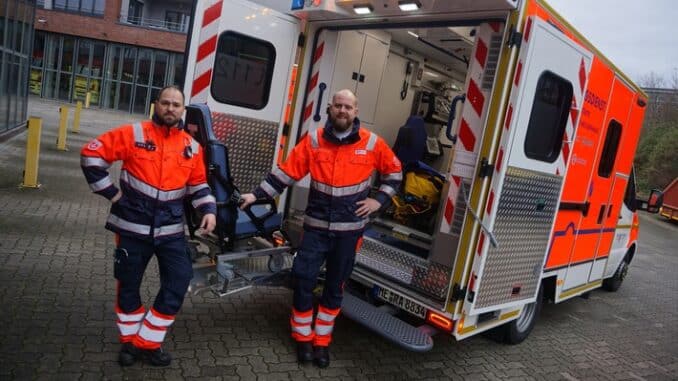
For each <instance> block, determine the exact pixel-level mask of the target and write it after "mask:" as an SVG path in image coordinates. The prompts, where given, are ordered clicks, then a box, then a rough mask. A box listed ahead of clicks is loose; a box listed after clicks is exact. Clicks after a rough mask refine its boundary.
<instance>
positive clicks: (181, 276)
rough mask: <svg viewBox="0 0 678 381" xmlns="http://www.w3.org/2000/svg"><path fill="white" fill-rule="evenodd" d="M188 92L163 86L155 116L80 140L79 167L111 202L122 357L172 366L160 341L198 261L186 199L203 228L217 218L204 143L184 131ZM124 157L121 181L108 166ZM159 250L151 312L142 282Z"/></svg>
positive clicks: (96, 190) (108, 223) (110, 225)
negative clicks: (192, 252) (190, 248)
mask: <svg viewBox="0 0 678 381" xmlns="http://www.w3.org/2000/svg"><path fill="white" fill-rule="evenodd" d="M183 113H184V95H183V93H182V92H181V90H180V89H179V88H178V87H176V86H168V87H165V88H163V89H162V90H160V92H159V93H158V100H157V101H156V102H155V113H154V114H153V120H152V121H150V120H149V121H144V122H140V123H135V124H132V125H123V126H120V127H118V128H116V129H113V130H111V131H108V132H106V133H104V134H103V135H101V136H99V137H97V138H96V139H94V140H92V141H90V142H89V143H87V144H85V146H83V148H82V151H81V166H82V170H83V172H84V174H85V178H86V179H87V182H88V183H89V186H90V188H91V189H92V191H93V192H94V193H97V194H99V195H101V196H103V197H105V198H107V199H109V200H110V201H111V211H110V214H109V216H108V219H107V220H106V229H108V230H111V231H113V232H114V233H115V241H116V246H117V248H116V250H115V258H114V261H115V262H114V275H115V278H116V279H117V280H118V286H117V298H116V303H115V312H116V314H117V318H118V319H117V325H118V330H119V333H120V336H119V338H120V342H121V343H122V347H121V349H120V353H119V355H118V361H119V363H120V365H122V366H129V365H132V364H134V362H135V361H136V360H137V359H139V358H143V359H145V360H146V361H148V362H150V363H151V364H153V365H156V366H167V365H169V364H170V362H171V360H172V358H171V356H170V355H169V354H168V353H167V352H164V351H163V350H162V348H161V344H162V342H163V340H164V338H165V335H166V334H167V330H168V328H169V327H170V326H171V325H172V323H173V322H174V318H175V316H176V314H177V313H178V312H179V309H180V308H181V304H182V303H183V300H184V295H185V294H186V291H187V289H188V285H189V282H190V280H191V278H192V277H193V266H192V263H191V259H190V256H189V254H188V253H187V251H186V241H185V235H184V218H183V217H184V206H183V201H184V198H188V199H189V200H190V201H191V203H192V205H193V207H194V208H195V209H196V210H198V211H199V212H200V213H201V214H202V215H203V217H202V221H201V224H200V227H201V228H203V229H205V231H207V232H211V231H212V230H213V229H214V227H215V225H216V216H215V214H216V202H215V199H214V197H213V196H212V195H211V191H210V188H209V186H208V185H207V179H206V175H205V165H204V162H203V151H202V148H201V147H200V145H199V144H198V143H197V142H196V141H195V140H194V139H193V138H192V137H191V136H190V135H189V134H188V133H186V132H185V131H183V130H182V121H181V117H182V115H183ZM118 160H121V161H122V168H121V171H120V186H119V187H117V186H116V185H115V184H114V183H113V181H112V179H111V177H110V175H109V173H108V168H109V167H110V166H111V164H113V162H115V161H118ZM154 254H155V256H156V257H157V260H158V267H159V270H160V290H159V291H158V294H157V296H156V298H155V302H154V303H153V306H152V307H151V308H149V309H148V311H146V309H145V308H144V306H143V304H142V302H141V296H140V293H139V287H140V286H141V281H142V279H143V276H144V272H145V270H146V266H147V265H148V262H149V261H150V259H151V258H152V257H153V255H154Z"/></svg>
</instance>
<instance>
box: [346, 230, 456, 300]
mask: <svg viewBox="0 0 678 381" xmlns="http://www.w3.org/2000/svg"><path fill="white" fill-rule="evenodd" d="M356 266H357V267H358V268H362V269H366V270H368V271H372V272H374V273H376V274H378V275H380V276H384V277H386V278H388V279H390V280H393V281H395V282H396V283H398V284H400V285H403V286H405V287H407V288H412V289H413V290H415V291H417V292H420V293H422V294H425V295H427V296H429V297H431V298H433V299H436V300H439V301H442V300H444V299H445V297H446V296H447V292H448V288H449V285H450V275H451V273H452V269H450V268H449V267H447V266H443V265H441V264H438V263H434V262H431V261H428V260H426V259H423V258H419V257H417V256H414V255H412V254H409V253H408V252H406V251H404V250H401V249H399V248H396V247H394V246H391V245H388V244H386V243H384V242H381V241H379V240H376V239H374V238H370V237H367V236H365V237H364V239H363V245H362V247H361V248H360V251H359V252H358V253H357V254H356Z"/></svg>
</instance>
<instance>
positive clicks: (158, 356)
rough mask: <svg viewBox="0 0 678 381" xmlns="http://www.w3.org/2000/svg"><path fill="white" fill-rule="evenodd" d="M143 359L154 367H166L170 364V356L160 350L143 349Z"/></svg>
mask: <svg viewBox="0 0 678 381" xmlns="http://www.w3.org/2000/svg"><path fill="white" fill-rule="evenodd" d="M143 355H144V359H145V360H146V361H148V362H149V363H151V365H155V366H167V365H169V364H170V363H172V356H170V354H169V353H167V352H164V351H163V350H162V348H157V349H145V350H144V351H143Z"/></svg>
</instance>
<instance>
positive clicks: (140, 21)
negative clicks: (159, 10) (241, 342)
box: [120, 15, 189, 33]
mask: <svg viewBox="0 0 678 381" xmlns="http://www.w3.org/2000/svg"><path fill="white" fill-rule="evenodd" d="M120 22H121V23H123V24H128V25H136V26H141V27H145V28H153V29H162V30H169V31H172V32H180V33H188V24H189V23H188V20H186V21H185V22H183V23H179V22H171V21H167V20H162V19H151V18H146V17H134V16H128V15H121V16H120Z"/></svg>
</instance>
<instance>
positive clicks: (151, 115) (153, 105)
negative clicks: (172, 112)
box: [148, 102, 155, 119]
mask: <svg viewBox="0 0 678 381" xmlns="http://www.w3.org/2000/svg"><path fill="white" fill-rule="evenodd" d="M154 112H155V102H151V111H149V112H148V119H153V113H154Z"/></svg>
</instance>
